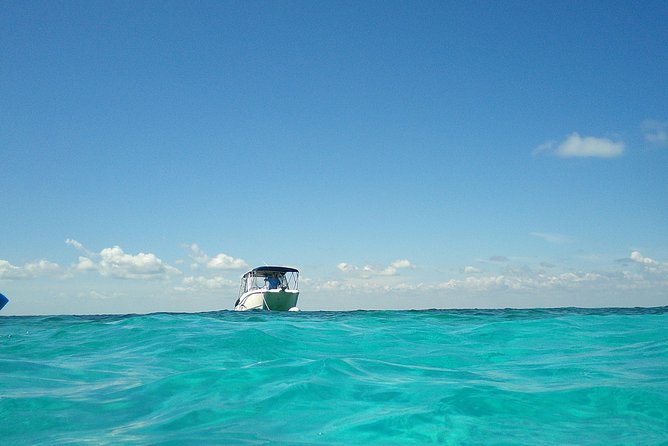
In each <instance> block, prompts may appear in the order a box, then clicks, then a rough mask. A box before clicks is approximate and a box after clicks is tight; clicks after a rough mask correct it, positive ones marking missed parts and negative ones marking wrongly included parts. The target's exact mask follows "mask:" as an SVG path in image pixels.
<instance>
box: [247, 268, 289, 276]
mask: <svg viewBox="0 0 668 446" xmlns="http://www.w3.org/2000/svg"><path fill="white" fill-rule="evenodd" d="M251 273H252V275H254V276H260V277H264V276H271V275H272V274H275V273H283V274H285V273H299V270H297V269H295V268H288V267H285V266H258V267H257V268H253V269H252V270H250V271H248V272H247V273H246V274H244V276H245V275H248V274H251Z"/></svg>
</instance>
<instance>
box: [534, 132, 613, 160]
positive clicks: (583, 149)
mask: <svg viewBox="0 0 668 446" xmlns="http://www.w3.org/2000/svg"><path fill="white" fill-rule="evenodd" d="M543 153H547V154H553V155H556V156H559V157H561V158H572V157H578V158H615V157H618V156H621V155H622V154H623V153H624V143H623V142H622V141H619V142H615V141H612V140H610V139H608V138H597V137H594V136H585V137H582V136H580V135H579V134H578V133H576V132H574V133H572V134H571V135H569V136H568V137H567V138H566V139H565V140H564V141H563V142H562V143H560V144H559V143H557V142H556V141H547V142H545V143H543V144H541V145H540V146H538V147H536V149H534V151H533V154H534V155H540V154H543Z"/></svg>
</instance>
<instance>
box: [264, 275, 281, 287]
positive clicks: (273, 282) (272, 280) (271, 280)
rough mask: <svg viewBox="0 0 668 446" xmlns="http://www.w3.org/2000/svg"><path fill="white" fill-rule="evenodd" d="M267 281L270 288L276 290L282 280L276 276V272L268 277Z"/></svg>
mask: <svg viewBox="0 0 668 446" xmlns="http://www.w3.org/2000/svg"><path fill="white" fill-rule="evenodd" d="M267 283H268V284H269V289H270V290H275V289H276V288H278V286H279V285H280V284H281V281H280V280H279V278H278V277H276V274H272V275H271V276H268V277H267Z"/></svg>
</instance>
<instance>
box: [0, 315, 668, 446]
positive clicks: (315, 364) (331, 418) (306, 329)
mask: <svg viewBox="0 0 668 446" xmlns="http://www.w3.org/2000/svg"><path fill="white" fill-rule="evenodd" d="M0 439H1V440H0V443H2V444H6V445H47V444H48V445H52V444H72V445H89V444H94V445H106V444H133V445H135V444H136V445H153V444H156V445H157V444H161V445H163V444H164V445H183V444H193V445H195V444H267V443H272V444H327V445H329V444H429V443H437V444H449V445H459V444H462V445H468V444H475V445H478V444H489V445H492V444H493V445H514V444H523V445H564V444H577V445H612V444H620V445H621V444H628V445H659V444H668V307H664V308H655V309H600V310H579V309H559V310H489V311H477V310H461V311H451V310H444V311H440V310H438V311H437V310H432V311H373V312H364V311H360V312H342V313H336V312H316V313H297V314H295V313H284V314H278V313H234V312H226V311H224V312H216V313H201V314H152V315H141V316H140V315H132V316H86V317H77V316H58V317H2V318H0Z"/></svg>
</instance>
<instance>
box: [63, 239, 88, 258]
mask: <svg viewBox="0 0 668 446" xmlns="http://www.w3.org/2000/svg"><path fill="white" fill-rule="evenodd" d="M65 243H66V244H67V245H70V246H72V247H74V249H76V250H77V251H79V252H81V253H82V254H83V255H85V256H86V257H93V256H94V255H95V253H94V252H91V251H89V250H87V249H86V247H84V245H82V244H81V243H79V242H78V241H76V240H74V239H71V238H68V239H66V240H65Z"/></svg>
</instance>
